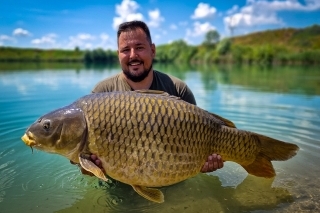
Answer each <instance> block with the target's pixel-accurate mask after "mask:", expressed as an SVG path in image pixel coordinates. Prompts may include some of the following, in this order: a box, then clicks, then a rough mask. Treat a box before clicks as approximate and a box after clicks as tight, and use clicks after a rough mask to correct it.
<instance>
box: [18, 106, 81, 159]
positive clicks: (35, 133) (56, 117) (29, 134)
mask: <svg viewBox="0 0 320 213" xmlns="http://www.w3.org/2000/svg"><path fill="white" fill-rule="evenodd" d="M86 129H87V126H86V119H85V116H84V113H83V111H82V110H81V109H79V108H76V107H70V106H67V107H64V108H60V109H57V110H55V111H52V112H50V113H48V114H45V115H43V116H41V117H40V118H39V119H37V120H36V121H35V122H34V123H33V124H31V126H30V127H29V128H28V129H27V130H26V132H25V134H24V135H23V136H22V138H21V139H22V141H23V142H24V143H25V144H26V145H27V146H30V147H31V148H36V149H39V150H42V151H45V152H49V153H56V154H61V155H64V156H66V157H68V158H69V159H71V155H74V154H75V153H74V152H76V151H79V150H78V149H79V147H80V145H81V142H83V141H84V140H85V137H86Z"/></svg>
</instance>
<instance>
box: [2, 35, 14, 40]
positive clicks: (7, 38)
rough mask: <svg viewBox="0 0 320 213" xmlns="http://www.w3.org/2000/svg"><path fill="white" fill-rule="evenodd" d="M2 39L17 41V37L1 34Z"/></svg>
mask: <svg viewBox="0 0 320 213" xmlns="http://www.w3.org/2000/svg"><path fill="white" fill-rule="evenodd" d="M0 41H15V39H14V38H12V37H10V36H7V35H0Z"/></svg>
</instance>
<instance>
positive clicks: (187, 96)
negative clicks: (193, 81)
mask: <svg viewBox="0 0 320 213" xmlns="http://www.w3.org/2000/svg"><path fill="white" fill-rule="evenodd" d="M181 99H182V100H184V101H186V102H188V103H190V104H194V105H197V103H196V99H195V98H194V95H193V93H192V91H191V90H190V88H189V87H188V86H187V85H185V87H184V89H182V91H181Z"/></svg>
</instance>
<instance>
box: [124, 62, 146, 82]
mask: <svg viewBox="0 0 320 213" xmlns="http://www.w3.org/2000/svg"><path fill="white" fill-rule="evenodd" d="M151 69H152V65H151V66H150V67H149V69H145V70H143V72H142V73H141V74H140V75H134V74H132V73H131V72H130V70H129V69H128V70H124V69H123V73H124V74H125V76H126V77H127V78H128V79H130V80H131V81H133V82H141V81H142V80H144V79H145V78H146V77H147V76H148V75H149V73H150V71H151Z"/></svg>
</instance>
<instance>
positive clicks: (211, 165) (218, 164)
mask: <svg viewBox="0 0 320 213" xmlns="http://www.w3.org/2000/svg"><path fill="white" fill-rule="evenodd" d="M222 167H223V160H222V158H221V156H220V155H218V154H212V155H209V156H208V159H207V161H206V162H205V164H204V165H203V167H202V169H201V172H202V173H206V172H213V171H216V170H217V169H221V168H222Z"/></svg>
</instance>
